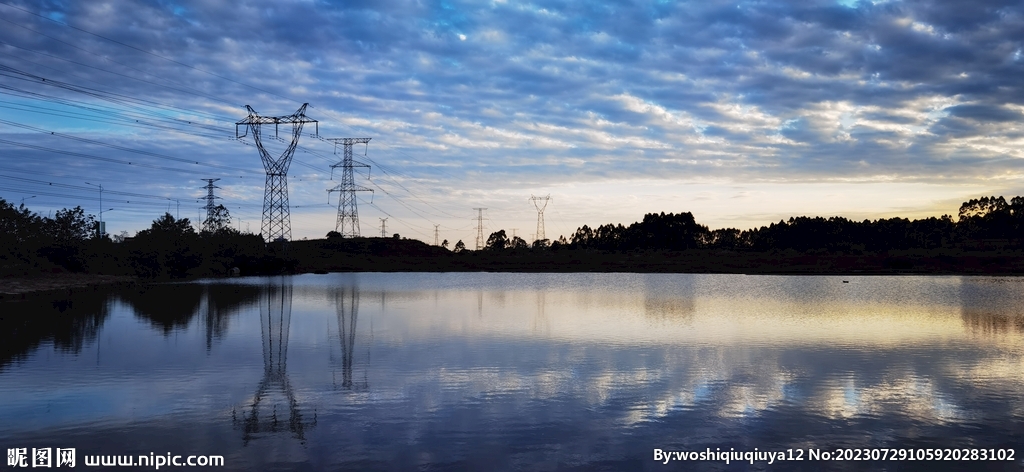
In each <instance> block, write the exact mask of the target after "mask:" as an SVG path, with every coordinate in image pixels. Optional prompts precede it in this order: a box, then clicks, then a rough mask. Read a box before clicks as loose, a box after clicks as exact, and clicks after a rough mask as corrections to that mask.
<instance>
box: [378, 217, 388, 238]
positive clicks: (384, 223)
mask: <svg viewBox="0 0 1024 472" xmlns="http://www.w3.org/2000/svg"><path fill="white" fill-rule="evenodd" d="M387 223H388V219H387V218H380V237H382V238H386V237H387V236H386V234H387V232H388V231H387Z"/></svg>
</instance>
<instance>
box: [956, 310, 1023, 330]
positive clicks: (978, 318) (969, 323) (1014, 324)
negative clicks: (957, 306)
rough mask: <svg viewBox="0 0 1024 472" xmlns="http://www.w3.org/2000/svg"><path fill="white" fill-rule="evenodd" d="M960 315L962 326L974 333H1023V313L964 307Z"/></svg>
mask: <svg viewBox="0 0 1024 472" xmlns="http://www.w3.org/2000/svg"><path fill="white" fill-rule="evenodd" d="M960 317H961V319H963V322H964V326H965V327H966V328H967V329H968V330H969V331H970V332H972V333H974V334H1002V333H1010V332H1016V333H1020V334H1024V313H1012V314H1011V313H998V312H992V311H984V310H979V309H972V308H964V310H963V312H962V313H961V314H960Z"/></svg>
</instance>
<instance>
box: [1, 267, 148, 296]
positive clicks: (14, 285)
mask: <svg viewBox="0 0 1024 472" xmlns="http://www.w3.org/2000/svg"><path fill="white" fill-rule="evenodd" d="M139 283H145V281H141V280H139V278H138V277H134V276H127V275H103V274H84V273H74V272H61V273H54V274H46V273H41V274H33V275H25V276H5V277H3V278H0V303H2V302H8V301H20V300H28V299H32V298H43V297H58V296H60V297H70V296H72V295H74V294H78V293H87V292H96V291H99V290H106V289H108V288H112V287H132V286H135V285H137V284H139Z"/></svg>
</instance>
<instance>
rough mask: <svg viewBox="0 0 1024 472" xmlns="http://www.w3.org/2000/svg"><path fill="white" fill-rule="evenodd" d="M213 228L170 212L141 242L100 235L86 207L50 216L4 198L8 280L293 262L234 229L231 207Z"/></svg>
mask: <svg viewBox="0 0 1024 472" xmlns="http://www.w3.org/2000/svg"><path fill="white" fill-rule="evenodd" d="M205 223H206V224H204V227H205V228H206V230H204V231H196V230H195V229H194V228H193V227H192V223H191V222H190V221H189V220H188V218H181V219H178V218H175V217H174V216H173V215H171V214H170V213H165V214H164V215H163V216H161V217H159V218H157V219H156V220H154V221H153V223H152V225H151V226H150V227H149V228H147V229H144V230H142V231H139V232H138V233H136V234H135V236H134V237H129V236H128V235H127V233H126V232H123V233H122V234H120V235H117V236H114V237H110V236H109V235H106V234H99V225H98V224H97V221H96V218H95V216H94V215H87V214H86V213H85V211H84V210H82V208H81V207H77V206H76V207H75V208H70V209H68V208H65V209H63V210H58V211H57V212H56V213H54V215H53V217H49V216H41V215H39V214H36V213H33V212H31V211H29V210H28V209H27V208H26V207H25V206H24V204H22V205H21V206H18V207H16V206H14V205H13V204H11V203H9V202H7V201H6V200H4V199H2V198H0V274H18V273H25V272H48V271H55V272H59V271H71V272H90V273H104V274H115V275H137V276H141V277H148V278H182V277H197V276H209V275H222V274H226V273H228V272H230V271H231V270H232V269H233V268H238V269H239V271H240V272H245V273H250V274H251V273H267V272H274V271H277V270H281V269H282V268H283V267H282V265H283V264H285V263H286V261H284V260H282V259H281V258H279V257H275V256H276V255H275V247H274V246H273V245H270V246H268V245H266V244H264V242H263V238H262V237H260V236H259V235H254V234H244V233H241V232H239V231H237V230H235V229H234V228H232V227H231V226H230V223H231V219H230V215H229V214H228V211H227V209H226V208H224V207H223V206H219V207H218V208H217V211H215V212H214V216H213V217H212V218H211V219H210V220H207V221H206V222H205Z"/></svg>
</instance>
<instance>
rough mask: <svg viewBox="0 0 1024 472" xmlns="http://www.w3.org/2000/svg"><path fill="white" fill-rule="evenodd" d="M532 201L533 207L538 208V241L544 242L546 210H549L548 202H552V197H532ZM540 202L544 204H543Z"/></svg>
mask: <svg viewBox="0 0 1024 472" xmlns="http://www.w3.org/2000/svg"><path fill="white" fill-rule="evenodd" d="M530 201H532V202H533V206H534V207H536V208H537V241H540V240H544V239H545V238H544V209H545V208H547V206H548V202H549V201H551V195H545V196H543V197H535V196H533V195H530ZM538 202H544V203H543V204H541V203H538Z"/></svg>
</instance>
